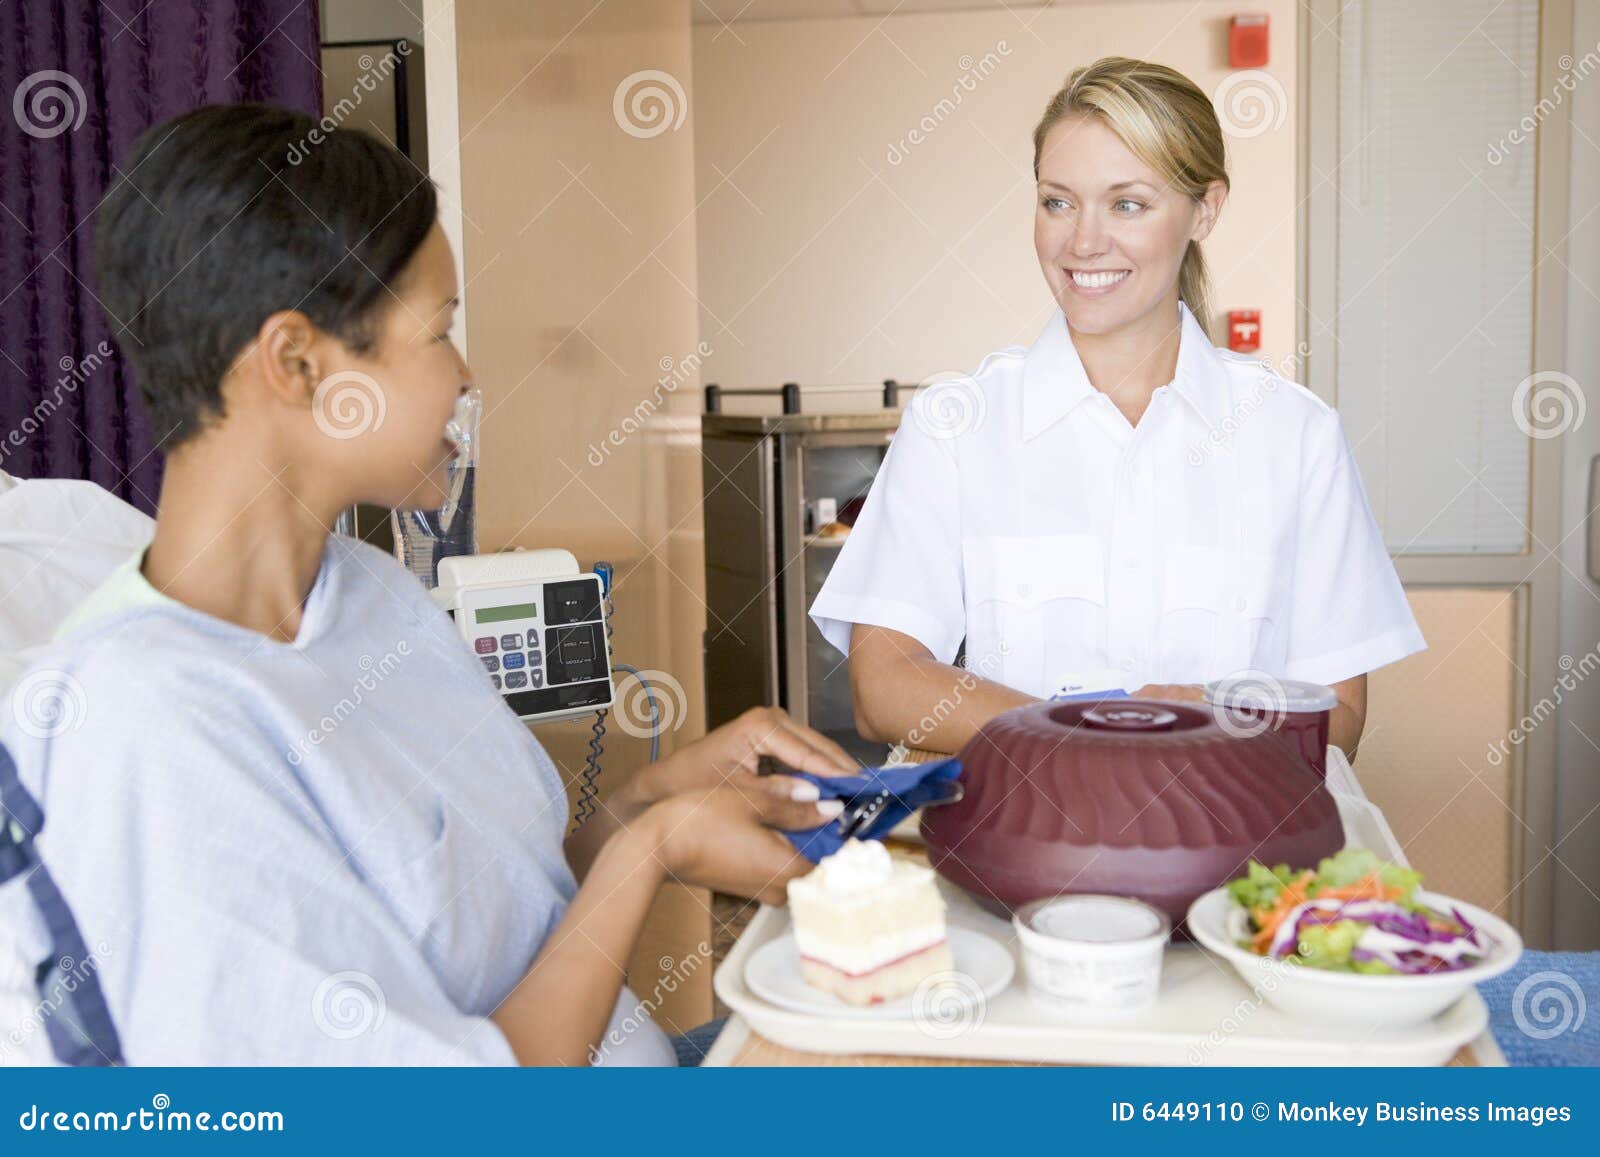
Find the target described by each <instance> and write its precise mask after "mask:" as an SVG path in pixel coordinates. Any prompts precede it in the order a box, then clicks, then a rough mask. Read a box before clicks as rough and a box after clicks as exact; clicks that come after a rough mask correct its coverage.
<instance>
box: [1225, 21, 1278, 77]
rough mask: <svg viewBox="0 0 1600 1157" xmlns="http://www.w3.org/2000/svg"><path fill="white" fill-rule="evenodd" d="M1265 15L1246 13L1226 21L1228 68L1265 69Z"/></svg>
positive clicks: (1266, 24)
mask: <svg viewBox="0 0 1600 1157" xmlns="http://www.w3.org/2000/svg"><path fill="white" fill-rule="evenodd" d="M1268 27H1269V25H1268V23H1267V14H1266V13H1265V12H1246V13H1244V14H1243V15H1240V16H1233V17H1230V18H1229V20H1228V67H1229V68H1265V67H1267V30H1268Z"/></svg>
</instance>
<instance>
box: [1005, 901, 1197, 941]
mask: <svg viewBox="0 0 1600 1157" xmlns="http://www.w3.org/2000/svg"><path fill="white" fill-rule="evenodd" d="M1014 916H1015V918H1016V920H1017V922H1018V923H1020V924H1021V925H1022V926H1023V927H1025V928H1027V929H1029V930H1030V931H1032V932H1036V933H1038V934H1039V935H1041V936H1048V937H1050V938H1051V939H1052V940H1068V941H1074V942H1077V943H1080V944H1132V943H1137V942H1140V941H1145V940H1153V939H1158V938H1159V939H1161V940H1165V939H1166V938H1167V936H1168V935H1169V934H1170V933H1171V931H1172V922H1171V921H1170V920H1169V919H1168V918H1167V914H1166V913H1165V912H1163V911H1161V910H1160V909H1158V908H1153V907H1151V906H1150V905H1149V904H1146V903H1145V902H1144V901H1143V900H1135V899H1133V898H1132V897H1131V896H1102V895H1095V894H1090V893H1082V894H1072V893H1068V894H1066V895H1061V896H1047V897H1045V898H1044V899H1040V900H1033V901H1030V902H1029V903H1027V904H1024V905H1022V906H1021V907H1020V908H1018V909H1017V910H1016V912H1015V913H1014Z"/></svg>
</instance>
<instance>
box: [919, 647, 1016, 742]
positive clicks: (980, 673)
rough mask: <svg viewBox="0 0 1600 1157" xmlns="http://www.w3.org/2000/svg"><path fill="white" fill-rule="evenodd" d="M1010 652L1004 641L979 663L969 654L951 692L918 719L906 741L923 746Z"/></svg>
mask: <svg viewBox="0 0 1600 1157" xmlns="http://www.w3.org/2000/svg"><path fill="white" fill-rule="evenodd" d="M1010 653H1011V645H1010V644H1009V643H1005V642H1002V643H1001V644H1000V646H999V647H998V648H996V649H995V650H994V651H991V652H990V653H989V654H987V655H985V656H984V657H983V658H981V659H979V660H978V662H977V663H973V662H972V657H971V656H970V655H969V656H967V659H966V666H965V669H964V670H963V671H962V673H961V674H960V675H959V676H958V677H957V678H956V681H955V684H954V686H952V687H951V688H950V694H948V695H946V696H945V697H944V698H942V699H940V700H939V702H937V703H935V704H934V705H933V709H932V710H931V711H929V712H928V713H927V714H926V715H924V716H923V717H922V718H921V719H919V720H917V725H916V726H915V727H913V728H912V729H911V730H910V731H909V732H907V733H906V743H908V744H910V745H911V746H912V747H921V746H922V744H923V741H924V740H926V739H927V738H928V736H930V735H932V734H933V731H934V729H935V728H936V727H938V726H939V724H941V723H943V722H944V721H945V720H946V719H948V718H949V717H950V716H951V715H952V714H953V713H954V712H955V710H956V708H958V707H960V706H961V704H962V703H963V702H964V701H965V700H966V693H967V692H968V691H971V690H974V689H975V688H976V687H977V686H978V681H979V679H980V678H982V679H987V678H989V677H990V672H991V671H993V670H994V669H995V668H996V667H998V666H1000V664H1001V663H1002V662H1003V661H1004V660H1005V657H1006V656H1007V655H1009V654H1010Z"/></svg>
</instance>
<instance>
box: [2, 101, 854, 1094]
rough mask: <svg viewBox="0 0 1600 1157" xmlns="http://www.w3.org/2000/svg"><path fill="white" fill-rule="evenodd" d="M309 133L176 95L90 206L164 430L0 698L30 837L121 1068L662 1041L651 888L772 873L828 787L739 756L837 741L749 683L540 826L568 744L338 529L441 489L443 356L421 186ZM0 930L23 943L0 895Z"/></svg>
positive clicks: (656, 1057)
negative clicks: (789, 832) (149, 523)
mask: <svg viewBox="0 0 1600 1157" xmlns="http://www.w3.org/2000/svg"><path fill="white" fill-rule="evenodd" d="M313 127H314V126H313V122H312V121H311V120H310V119H308V118H306V117H304V116H302V115H299V114H297V113H292V112H288V111H284V110H280V109H275V108H270V107H266V106H259V105H258V106H232V107H212V108H206V109H201V110H199V111H197V112H195V113H192V114H188V115H186V116H184V117H182V118H179V119H178V120H176V121H172V122H169V123H167V124H164V125H161V126H158V127H156V128H155V129H152V130H150V132H148V133H147V134H145V136H143V137H142V138H141V139H140V140H139V141H138V142H137V143H136V145H135V147H134V149H133V152H132V155H130V156H129V157H128V158H126V160H125V161H124V163H123V166H122V169H123V171H124V172H126V173H128V174H130V177H129V179H128V180H126V181H123V182H121V183H120V184H119V185H118V186H117V187H116V188H115V189H113V190H112V192H111V193H110V194H109V195H108V196H107V198H106V200H105V202H104V204H103V206H102V208H101V209H100V211H99V214H98V219H97V221H96V230H97V241H96V244H97V263H98V273H99V290H100V292H101V294H102V296H103V299H104V301H105V303H106V307H107V309H108V311H109V312H110V313H111V314H112V315H113V316H115V317H117V318H121V319H124V321H125V322H126V325H127V329H126V332H125V333H124V334H123V335H122V337H120V338H119V345H120V347H121V349H122V351H123V353H124V354H125V355H126V357H127V358H128V360H129V361H130V362H131V364H132V366H133V368H134V370H135V372H136V374H137V377H138V380H139V384H140V387H141V390H142V393H143V396H144V399H145V403H146V405H147V407H148V409H149V412H150V416H151V418H152V420H153V424H154V426H155V428H156V430H157V431H158V432H159V433H160V435H161V436H162V438H163V446H164V449H165V450H166V451H167V453H168V457H167V465H166V473H165V479H164V483H163V486H162V490H161V495H160V503H159V512H158V516H157V521H156V528H155V534H154V538H153V539H152V540H151V542H150V545H149V547H148V549H146V550H141V551H139V552H138V553H136V554H132V555H130V556H129V557H128V558H127V560H126V561H125V562H124V563H123V564H122V565H121V566H120V567H119V568H118V569H116V570H115V571H114V573H113V574H112V576H111V577H110V579H109V580H108V581H107V582H106V583H105V584H104V585H103V586H101V587H100V588H98V589H97V590H96V591H95V592H94V593H93V594H91V595H90V596H89V597H88V599H87V600H86V601H85V602H84V603H83V605H81V606H80V607H79V608H78V609H77V611H76V612H75V614H74V615H73V616H72V619H71V620H70V621H69V622H68V623H67V624H66V625H65V627H64V628H63V630H62V632H61V633H60V635H59V636H58V638H57V640H56V641H55V642H54V643H53V644H52V645H51V646H49V647H48V648H47V649H46V650H45V651H44V653H43V654H42V655H41V656H39V657H38V659H37V661H36V662H35V664H34V666H33V667H32V668H31V669H30V672H29V674H28V675H27V676H25V677H24V680H23V685H25V686H26V689H27V692H28V693H27V694H26V695H22V694H15V695H14V696H13V700H12V702H11V703H10V704H9V709H7V710H4V711H0V741H3V743H4V745H5V746H6V747H7V748H8V749H9V750H10V752H11V753H12V755H13V757H14V759H15V761H16V765H17V769H18V773H19V778H20V782H21V785H22V786H23V787H24V788H25V789H26V790H27V792H28V793H29V794H30V795H31V796H32V797H33V798H34V799H36V800H37V801H38V803H39V804H40V805H41V806H42V809H43V813H44V816H45V821H46V822H45V826H44V828H43V830H42V832H41V833H40V834H39V837H38V840H37V846H38V849H39V852H40V854H41V856H42V858H43V860H44V862H45V864H46V865H48V867H49V869H50V871H51V873H52V875H53V877H54V879H55V882H56V884H57V885H58V886H59V888H60V891H61V893H62V894H63V896H64V897H65V899H66V900H67V902H68V903H69V904H70V907H71V909H72V911H73V913H74V914H75V916H76V918H77V922H78V925H79V926H80V928H81V931H82V933H83V940H84V942H85V943H86V944H88V945H89V946H91V947H92V950H93V952H94V954H95V956H96V967H97V972H98V977H99V980H100V983H101V986H102V988H103V990H104V993H105V997H106V1003H107V1005H108V1007H109V1011H110V1013H111V1019H112V1021H113V1023H114V1024H115V1026H116V1031H117V1033H118V1035H119V1038H120V1046H121V1049H122V1052H123V1054H124V1055H125V1056H126V1058H127V1060H128V1061H129V1062H130V1063H133V1064H256V1063H265V1064H275V1063H294V1064H340V1065H342V1064H516V1063H523V1064H553V1063H585V1062H587V1061H591V1060H594V1059H596V1058H599V1057H603V1058H604V1059H606V1060H608V1061H613V1062H623V1063H640V1064H671V1063H673V1051H672V1048H671V1046H670V1044H669V1042H668V1040H667V1038H666V1036H665V1035H664V1034H663V1033H662V1031H661V1030H660V1029H658V1028H656V1027H654V1026H653V1025H651V1024H650V1022H649V1020H648V1018H643V1019H641V1018H640V1017H638V1015H637V1009H636V1004H637V1002H636V1001H635V999H634V998H633V997H632V996H631V995H630V994H629V993H628V991H627V989H626V988H625V987H624V979H625V977H624V965H625V962H626V961H627V960H628V959H629V956H630V953H631V951H632V949H633V948H634V945H635V942H636V940H637V937H638V935H639V931H640V928H641V926H642V924H643V921H644V918H645V913H646V910H647V909H648V907H649V905H650V903H651V900H652V898H653V897H654V895H655V893H656V891H657V889H658V888H659V886H660V885H661V884H662V883H663V882H665V881H668V880H680V881H683V882H685V883H689V884H694V885H700V886H706V887H711V888H716V889H719V890H724V891H735V892H739V893H741V894H744V895H747V896H752V897H757V898H760V899H764V900H769V901H773V902H781V900H782V897H783V894H784V886H785V884H786V883H787V881H788V880H789V879H790V878H791V877H792V876H795V875H797V874H799V873H801V872H802V871H804V870H805V868H806V867H807V866H808V865H806V863H805V862H804V861H802V860H799V859H797V858H796V856H795V855H794V852H793V847H792V845H791V844H790V843H789V842H788V841H787V840H786V839H785V838H784V837H783V836H782V834H781V832H780V830H779V829H782V828H790V829H803V828H811V827H815V826H817V825H819V824H821V823H823V822H825V821H826V820H827V819H828V818H830V816H831V815H832V814H836V812H837V805H836V804H834V805H831V810H830V806H828V805H822V804H818V803H816V802H815V800H816V794H817V793H816V789H815V787H814V786H813V785H810V784H806V783H804V782H802V781H800V780H797V779H795V778H793V777H787V776H769V777H757V776H756V774H755V767H756V761H757V759H758V758H759V757H760V756H762V755H772V756H775V757H777V758H778V759H779V760H780V761H782V762H783V763H786V764H788V765H790V766H793V767H797V768H800V769H803V770H807V771H811V772H816V773H820V774H833V773H840V772H853V771H855V770H856V767H855V764H854V763H853V762H852V761H851V760H850V759H849V757H848V756H846V755H845V753H844V752H843V751H842V750H840V749H839V748H838V747H837V746H836V745H835V744H833V743H832V742H830V741H829V740H827V739H826V738H824V737H822V736H820V735H818V734H816V733H815V732H812V731H810V730H809V729H806V728H804V727H801V726H799V725H797V724H795V723H793V722H792V721H790V720H789V719H787V717H785V716H784V715H783V714H782V713H780V712H777V711H769V710H761V711H756V712H752V713H750V714H748V715H746V716H745V717H743V718H741V719H740V720H739V721H737V722H735V723H733V724H730V725H729V726H728V727H726V728H723V729H721V730H719V731H716V732H713V733H712V734H711V735H709V736H707V737H706V738H705V739H703V740H700V741H699V742H697V743H693V744H690V745H687V746H684V747H681V748H679V749H678V750H677V751H676V752H675V753H674V754H673V755H671V756H670V757H668V758H667V759H665V760H663V761H662V762H661V763H658V764H654V765H651V766H648V767H646V768H643V769H641V770H639V771H637V772H636V773H635V774H633V775H632V776H631V777H629V778H627V779H626V780H625V782H622V783H620V784H619V786H618V787H617V788H616V789H615V790H614V791H613V792H611V793H610V794H609V795H608V797H607V800H606V804H605V806H603V807H602V808H601V811H600V814H599V815H598V816H596V817H595V818H594V819H592V820H591V821H590V822H589V823H588V824H586V825H585V826H584V827H583V828H581V829H580V830H579V832H578V833H577V834H576V835H574V836H572V837H570V838H568V837H566V835H565V830H566V827H567V795H566V791H565V785H564V784H563V774H562V770H561V769H559V768H558V767H556V766H555V764H554V763H553V762H552V761H551V760H550V758H549V757H548V756H547V755H546V754H545V752H544V751H543V750H542V749H541V747H540V746H539V744H538V743H537V742H536V741H535V740H534V739H533V738H532V737H531V735H530V734H529V733H528V731H527V729H526V728H525V727H524V726H523V725H522V724H520V723H519V722H518V721H517V719H516V718H515V717H514V716H513V715H512V714H511V712H510V711H509V710H508V709H507V708H506V707H505V705H504V704H503V703H502V701H501V699H500V697H499V695H498V694H497V693H496V692H495V690H494V689H493V687H492V686H491V685H490V682H489V677H488V675H487V674H486V672H485V671H484V670H483V668H482V667H481V666H480V664H479V663H478V661H477V659H476V658H475V657H474V656H473V655H472V654H471V653H470V652H469V651H468V650H467V648H466V647H465V645H464V644H463V643H462V641H461V639H460V637H459V636H458V635H457V633H456V631H455V629H454V627H453V626H452V624H451V623H450V621H449V619H448V618H447V617H446V616H445V615H444V614H443V613H442V612H441V611H439V610H438V609H437V608H435V607H434V606H433V604H432V603H431V602H430V600H429V599H428V597H427V596H426V594H425V592H424V591H423V590H422V588H421V587H420V586H419V585H418V584H417V583H416V581H415V580H414V579H413V578H412V577H411V576H410V575H409V574H407V572H406V571H405V570H403V569H402V568H401V567H400V566H399V565H398V564H397V563H396V562H395V561H394V560H393V559H391V558H389V557H388V556H386V555H385V554H383V553H382V552H380V551H377V550H375V549H373V548H371V547H368V546H365V545H363V544H361V543H358V542H355V541H352V540H350V539H347V538H342V537H338V536H335V535H332V534H330V532H329V528H330V527H331V526H332V525H333V523H334V520H335V518H336V517H337V516H338V514H339V512H340V511H342V510H344V509H345V508H348V507H349V506H351V505H353V504H355V503H358V502H368V503H375V504H381V505H384V506H390V507H418V508H423V509H428V508H433V507H437V506H438V505H439V504H440V503H441V502H442V501H443V498H444V490H443V487H444V481H445V467H446V464H447V462H448V459H449V457H450V454H451V450H452V447H451V446H450V444H449V443H448V442H447V441H446V440H445V437H444V430H445V425H446V422H447V421H448V419H449V418H450V416H451V412H452V409H453V407H454V405H455V401H456V398H457V397H458V396H459V394H460V393H461V392H462V391H463V390H464V389H466V388H467V385H468V381H469V377H468V370H467V367H466V365H465V364H464V363H463V361H462V359H461V356H460V354H459V353H458V352H457V350H456V347H455V345H454V344H453V342H452V341H451V338H450V330H451V318H452V312H453V310H454V309H455V307H456V298H457V296H458V288H457V283H456V275H455V262H454V259H453V257H452V254H451V251H450V247H449V244H448V243H447V241H446V240H445V237H444V235H443V233H442V232H441V231H440V228H439V225H438V223H437V221H436V220H435V199H434V192H433V189H432V187H431V186H430V185H429V183H428V182H427V181H426V180H423V179H420V178H419V176H418V174H417V171H416V170H415V168H414V167H412V166H411V165H410V163H409V162H407V161H406V160H405V159H404V158H402V157H400V156H399V155H398V154H396V153H395V152H393V151H392V150H390V149H388V148H387V147H385V146H384V145H382V144H380V143H378V142H376V141H374V140H372V139H370V138H368V137H365V136H363V135H360V134H357V133H353V132H349V131H346V130H335V131H334V132H333V133H331V134H327V135H326V137H325V139H324V140H323V142H322V143H321V144H318V145H314V146H312V147H311V148H309V149H306V148H305V147H304V145H303V144H302V145H301V148H300V149H299V150H298V151H297V150H296V149H295V146H296V144H297V142H303V141H304V140H305V139H307V135H308V134H309V133H310V131H311V130H312V128H313ZM291 155H295V156H299V157H301V159H300V160H299V161H298V163H295V164H291V163H290V162H289V160H288V158H289V157H290V156H291ZM135 184H137V188H134V185H135ZM493 400H494V399H493V393H492V391H491V397H490V401H491V403H492V402H493ZM539 503H540V499H539V497H538V496H537V495H535V494H529V495H527V506H528V511H529V513H530V514H532V513H533V512H534V511H536V510H537V509H538V507H539ZM23 685H19V692H20V690H21V689H22V686H23ZM63 707H65V708H67V709H66V710H63ZM620 778H621V776H619V779H620ZM0 924H5V925H7V926H8V927H10V928H11V929H12V930H13V934H14V935H17V936H20V938H21V941H22V947H23V950H24V951H25V952H27V953H30V954H32V955H31V958H32V959H34V960H42V959H45V958H47V957H48V956H49V954H50V952H51V950H52V945H51V941H50V938H49V936H48V934H47V932H46V929H45V927H44V925H43V923H42V922H41V920H40V918H39V915H38V913H37V912H35V911H34V910H33V909H32V908H31V907H30V904H29V898H28V895H27V892H26V891H25V890H24V889H22V888H19V887H16V886H7V887H4V888H0ZM602 1042H604V1047H603V1048H602V1047H600V1046H601V1045H602Z"/></svg>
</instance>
